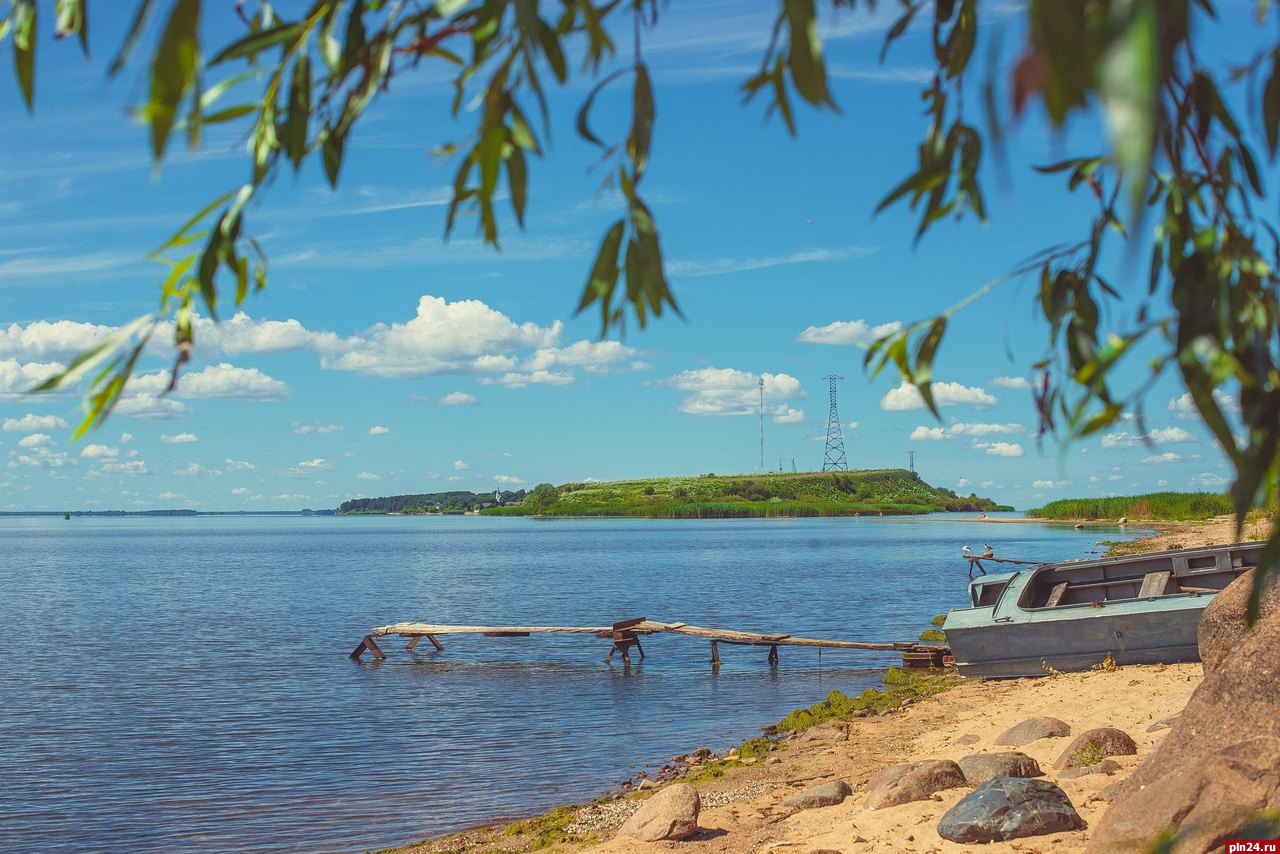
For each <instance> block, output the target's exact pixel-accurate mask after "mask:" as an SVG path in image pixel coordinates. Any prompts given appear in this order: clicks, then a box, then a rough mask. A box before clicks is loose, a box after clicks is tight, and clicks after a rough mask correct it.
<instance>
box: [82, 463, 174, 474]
mask: <svg viewBox="0 0 1280 854" xmlns="http://www.w3.org/2000/svg"><path fill="white" fill-rule="evenodd" d="M99 470H100V471H103V472H105V473H107V474H125V475H129V476H130V477H136V476H137V475H140V474H150V473H151V472H150V470H148V469H147V464H146V463H144V462H143V461H142V460H130V461H129V462H127V463H117V462H105V463H103V464H102V465H101V466H100V467H99ZM174 473H175V474H177V472H174Z"/></svg>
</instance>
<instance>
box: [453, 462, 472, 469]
mask: <svg viewBox="0 0 1280 854" xmlns="http://www.w3.org/2000/svg"><path fill="white" fill-rule="evenodd" d="M469 468H471V466H469V465H467V464H466V463H464V462H463V461H462V460H454V461H453V470H454V471H466V470H467V469H469Z"/></svg>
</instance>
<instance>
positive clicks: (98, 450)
mask: <svg viewBox="0 0 1280 854" xmlns="http://www.w3.org/2000/svg"><path fill="white" fill-rule="evenodd" d="M80 456H82V457H85V458H86V459H90V460H109V459H115V458H116V457H118V456H120V449H119V448H113V447H111V446H110V445H94V444H89V445H85V446H84V447H83V448H82V449H81V450H80Z"/></svg>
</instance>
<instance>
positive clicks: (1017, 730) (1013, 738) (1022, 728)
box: [995, 718, 1071, 747]
mask: <svg viewBox="0 0 1280 854" xmlns="http://www.w3.org/2000/svg"><path fill="white" fill-rule="evenodd" d="M1068 735H1071V726H1070V725H1069V724H1067V723H1066V722H1065V721H1060V720H1058V719H1057V718H1028V719H1027V720H1025V721H1023V722H1022V723H1020V724H1018V725H1017V726H1012V727H1009V728H1008V729H1007V730H1005V731H1004V732H1002V733H1000V734H999V735H997V736H996V740H995V744H1000V745H1007V746H1009V747H1021V746H1022V745H1024V744H1030V743H1031V742H1033V741H1037V740H1039V739H1041V738H1062V737H1063V736H1068Z"/></svg>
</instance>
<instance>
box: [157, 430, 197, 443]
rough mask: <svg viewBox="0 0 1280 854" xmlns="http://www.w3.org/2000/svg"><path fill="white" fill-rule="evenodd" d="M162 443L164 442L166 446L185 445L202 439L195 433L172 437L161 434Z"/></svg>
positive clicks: (179, 434)
mask: <svg viewBox="0 0 1280 854" xmlns="http://www.w3.org/2000/svg"><path fill="white" fill-rule="evenodd" d="M160 441H161V442H164V443H165V444H166V445H185V444H187V443H188V442H199V441H200V439H199V437H197V436H196V434H194V433H178V434H177V435H174V436H170V435H168V434H167V433H161V434H160Z"/></svg>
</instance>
